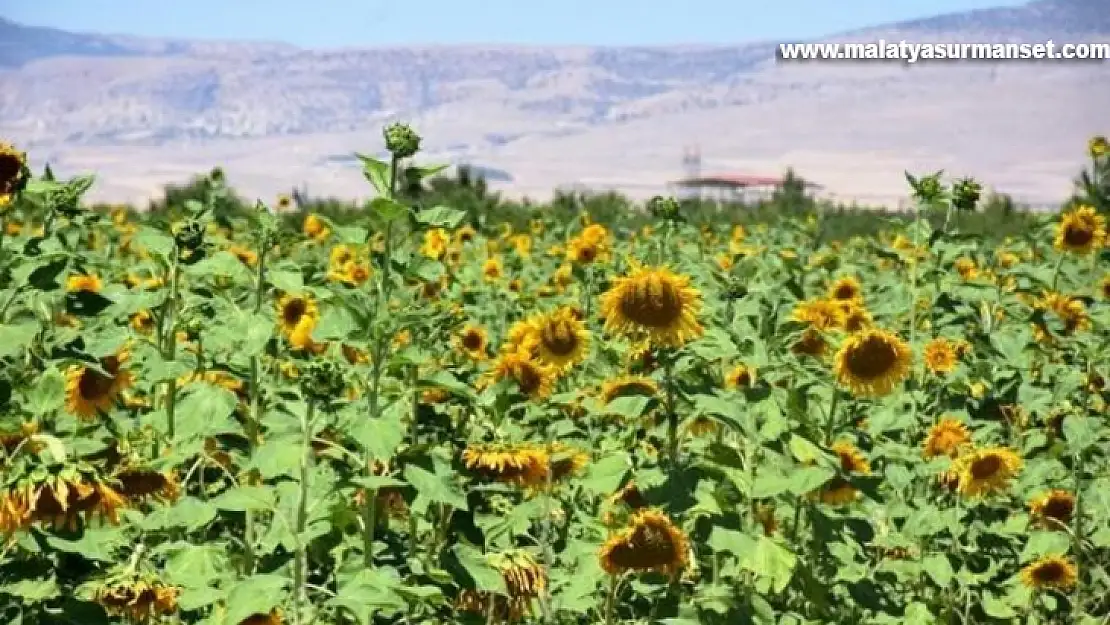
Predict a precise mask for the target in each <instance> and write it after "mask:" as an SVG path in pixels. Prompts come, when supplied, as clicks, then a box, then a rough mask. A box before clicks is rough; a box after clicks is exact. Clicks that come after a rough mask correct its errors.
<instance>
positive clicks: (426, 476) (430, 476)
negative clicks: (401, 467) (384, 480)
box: [405, 464, 470, 510]
mask: <svg viewBox="0 0 1110 625" xmlns="http://www.w3.org/2000/svg"><path fill="white" fill-rule="evenodd" d="M405 481H407V482H408V483H409V484H411V485H412V487H413V488H414V489H416V492H417V494H418V495H419V496H421V497H424V498H425V499H427V500H428V501H431V502H435V503H442V504H445V505H448V506H451V507H453V508H457V509H460V510H467V509H469V508H470V505H469V504H468V503H467V501H466V496H465V495H464V494H463V493H462V491H461V490H460V489H459V487H458V486H456V485H455V484H454V483H452V482H451V479H450V478H449V477H448V476H443V475H436V474H435V473H432V472H430V471H426V470H424V469H421V468H420V467H418V466H416V465H413V464H410V465H408V466H406V467H405Z"/></svg>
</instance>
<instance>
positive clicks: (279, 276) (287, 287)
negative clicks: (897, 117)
mask: <svg viewBox="0 0 1110 625" xmlns="http://www.w3.org/2000/svg"><path fill="white" fill-rule="evenodd" d="M266 279H267V280H268V281H269V282H270V284H271V285H273V287H274V288H275V289H277V290H279V291H281V292H283V293H289V294H292V295H299V294H301V293H303V292H304V277H303V276H301V272H299V271H269V272H267V273H266Z"/></svg>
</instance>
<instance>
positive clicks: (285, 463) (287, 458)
mask: <svg viewBox="0 0 1110 625" xmlns="http://www.w3.org/2000/svg"><path fill="white" fill-rule="evenodd" d="M303 450H304V448H303V446H302V445H301V443H300V441H299V440H296V438H294V437H288V438H267V439H266V441H265V442H264V443H262V445H261V446H260V447H259V448H258V449H256V450H255V452H254V456H253V457H252V458H251V461H250V463H249V465H248V466H249V468H253V469H257V470H258V473H259V474H260V475H261V476H262V479H265V480H270V479H273V478H275V477H280V476H290V477H291V476H293V475H294V474H295V473H296V471H297V470H298V467H299V466H300V461H301V455H302V454H303V453H304V451H303Z"/></svg>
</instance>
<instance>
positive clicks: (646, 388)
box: [598, 375, 659, 404]
mask: <svg viewBox="0 0 1110 625" xmlns="http://www.w3.org/2000/svg"><path fill="white" fill-rule="evenodd" d="M635 396H641V397H658V396H659V384H658V383H657V382H656V381H655V380H653V379H651V378H649V377H646V376H639V375H625V376H620V377H617V378H613V379H611V380H605V381H604V382H602V383H601V389H600V391H599V392H598V398H599V399H600V400H601V402H602V403H603V404H608V403H610V402H612V401H613V400H614V399H617V398H618V397H635Z"/></svg>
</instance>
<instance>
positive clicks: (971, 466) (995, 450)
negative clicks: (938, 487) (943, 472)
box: [952, 447, 1023, 497]
mask: <svg viewBox="0 0 1110 625" xmlns="http://www.w3.org/2000/svg"><path fill="white" fill-rule="evenodd" d="M1022 464H1023V462H1022V460H1021V456H1019V455H1017V454H1016V453H1014V451H1013V450H1010V449H1006V448H1004V447H991V448H987V449H972V450H969V451H967V452H965V453H963V454H961V455H960V456H959V457H958V458H957V459H956V461H955V462H954V463H953V466H952V471H953V472H954V473H955V475H956V476H958V479H959V483H958V490H959V491H960V494H962V495H964V496H965V497H981V496H984V495H991V494H994V493H998V492H1001V491H1003V490H1005V489H1006V488H1008V487H1009V485H1010V480H1012V479H1013V478H1014V476H1016V475H1017V474H1018V472H1019V471H1020V470H1021V467H1022Z"/></svg>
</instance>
